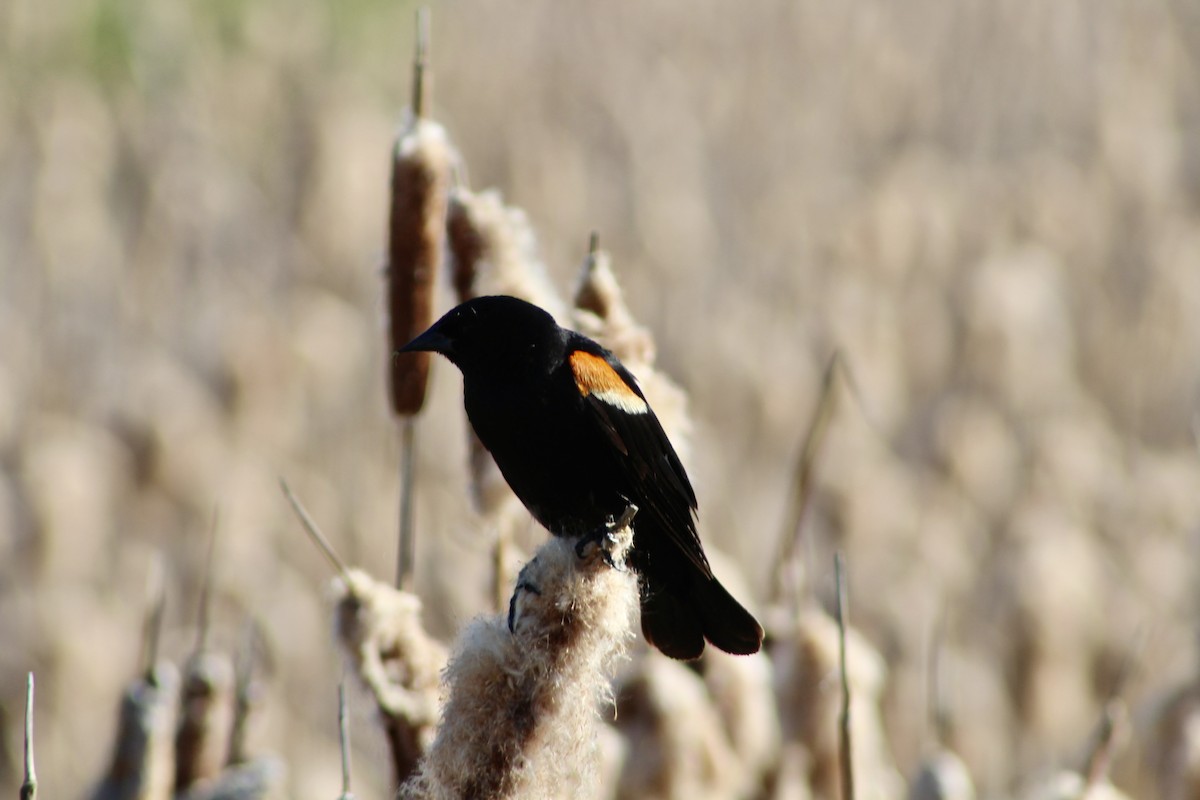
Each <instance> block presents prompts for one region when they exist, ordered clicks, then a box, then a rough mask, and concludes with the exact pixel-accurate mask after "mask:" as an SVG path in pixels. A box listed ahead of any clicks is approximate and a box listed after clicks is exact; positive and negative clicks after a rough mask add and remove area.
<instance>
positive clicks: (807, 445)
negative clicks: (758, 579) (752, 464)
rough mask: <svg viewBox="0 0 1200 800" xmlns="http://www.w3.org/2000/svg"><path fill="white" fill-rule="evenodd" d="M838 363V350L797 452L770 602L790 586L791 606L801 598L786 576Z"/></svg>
mask: <svg viewBox="0 0 1200 800" xmlns="http://www.w3.org/2000/svg"><path fill="white" fill-rule="evenodd" d="M840 363H841V353H840V352H839V351H837V350H835V351H834V353H833V355H832V356H830V357H829V362H828V363H827V364H826V365H825V374H824V376H823V377H822V378H821V394H820V397H819V399H818V400H817V406H816V408H814V409H813V415H812V418H811V419H810V420H809V422H808V429H807V431H805V434H804V444H803V445H802V446H801V447H800V455H799V457H798V458H797V459H796V466H795V468H794V469H793V470H792V474H793V475H794V478H793V480H792V487H791V493H790V494H789V495H788V509H787V512H786V514H785V516H784V523H783V531H782V534H781V535H780V537H779V553H778V555H777V556H776V558H775V569H774V570H773V572H772V576H771V577H772V579H771V601H772V602H773V603H779V602H782V601H784V599H785V597H786V596H787V594H788V591H789V588H790V592H791V596H792V603H791V607H793V608H794V607H796V604H797V603H798V602H799V599H800V587H799V583H800V581H799V579H796V580H793V581H792V582H791V585H790V587H789V584H788V580H787V576H788V575H789V574H794V572H795V571H796V569H797V567H796V550H797V546H798V545H799V542H800V532H801V528H802V526H803V524H804V517H805V515H806V512H807V511H808V506H809V503H810V502H811V500H812V493H813V489H814V487H815V486H816V480H815V478H816V466H817V460H818V458H819V457H820V455H821V448H822V446H823V445H824V443H825V432H826V431H827V430H828V428H829V421H830V420H831V419H832V418H833V410H834V406H835V401H836V393H835V392H834V389H835V388H836V384H835V382H834V378H835V377H836V375H837V370H838V365H839V364H840Z"/></svg>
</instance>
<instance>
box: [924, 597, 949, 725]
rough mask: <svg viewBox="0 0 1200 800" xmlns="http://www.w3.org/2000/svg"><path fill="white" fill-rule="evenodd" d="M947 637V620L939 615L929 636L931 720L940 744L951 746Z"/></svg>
mask: <svg viewBox="0 0 1200 800" xmlns="http://www.w3.org/2000/svg"><path fill="white" fill-rule="evenodd" d="M945 637H946V622H945V619H944V618H943V617H942V616H940V615H939V616H938V618H937V621H936V622H935V623H934V626H933V634H932V635H931V636H930V637H929V686H928V689H927V691H928V692H929V698H928V704H929V721H930V723H931V724H932V726H933V735H934V739H935V741H936V742H937V744H938V745H939V746H950V744H951V742H952V740H953V739H954V714H953V711H952V710H951V708H950V701H949V699H948V698H947V697H946V680H945V671H944V669H943V664H942V643H943V641H944V640H945Z"/></svg>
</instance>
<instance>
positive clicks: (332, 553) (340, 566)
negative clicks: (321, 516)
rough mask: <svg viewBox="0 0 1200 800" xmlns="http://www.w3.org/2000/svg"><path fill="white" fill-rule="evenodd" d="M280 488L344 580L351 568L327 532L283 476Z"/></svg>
mask: <svg viewBox="0 0 1200 800" xmlns="http://www.w3.org/2000/svg"><path fill="white" fill-rule="evenodd" d="M279 488H281V489H282V490H283V496H284V497H286V498H287V501H288V504H289V505H291V507H292V511H294V512H295V513H296V517H297V518H298V519H299V520H300V524H301V525H303V526H304V530H305V531H306V532H307V533H308V538H309V539H311V540H312V542H313V544H315V545H316V546H317V549H318V550H320V551H321V553H322V554H323V555H324V556H325V558H326V559H327V560H328V561H329V563H330V564H331V565H332V566H333V568H334V569H335V570H337V573H338V575H340V576H341V577H342V579H343V580H345V579H346V578H347V576H348V575H349V574H350V569H349V568H348V567H347V566H346V562H345V561H342V559H341V557H340V556H339V555H338V554H337V551H336V550H334V549H333V545H331V544H330V543H329V540H328V539H327V538H325V534H323V533H321V529H320V528H318V527H317V523H316V522H314V521H313V518H312V517H311V516H309V513H308V511H307V510H305V508H304V505H303V504H302V503H301V502H300V500H299V499H298V498H297V497H296V495H294V494H293V493H292V488H291V487H290V486H288V483H287V481H285V480H284V479H283V478H280V479H279Z"/></svg>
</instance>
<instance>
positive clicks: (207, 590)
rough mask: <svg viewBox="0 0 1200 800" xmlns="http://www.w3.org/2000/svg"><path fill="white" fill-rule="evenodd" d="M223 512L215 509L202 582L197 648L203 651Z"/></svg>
mask: <svg viewBox="0 0 1200 800" xmlns="http://www.w3.org/2000/svg"><path fill="white" fill-rule="evenodd" d="M220 518H221V514H220V511H219V510H218V509H215V508H214V509H213V517H212V527H211V528H209V531H208V552H207V554H206V555H205V557H204V577H203V579H202V580H201V583H200V609H199V612H198V613H197V615H196V616H197V630H196V650H195V652H197V653H201V652H203V651H204V650H205V649H206V648H207V646H208V622H209V616H210V612H211V606H212V587H213V574H214V572H215V571H216V553H217V523H218V522H219V521H220Z"/></svg>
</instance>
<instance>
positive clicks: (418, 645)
mask: <svg viewBox="0 0 1200 800" xmlns="http://www.w3.org/2000/svg"><path fill="white" fill-rule="evenodd" d="M335 591H336V592H337V594H338V596H339V597H338V602H337V611H336V628H337V634H338V640H339V641H340V643H341V645H342V648H343V650H344V652H345V653H346V656H347V658H348V659H349V661H350V663H351V665H352V666H353V667H354V670H355V672H356V673H357V674H358V676H359V678H360V679H362V681H363V683H365V684H366V685H367V688H368V689H370V691H371V693H372V695H374V697H375V702H376V704H377V705H378V707H379V711H380V713H381V715H382V717H383V724H384V729H385V732H386V734H387V737H388V743H389V745H390V747H391V751H392V763H393V768H394V771H395V776H396V780H397V783H400V782H403V781H404V780H406V779H407V778H408V776H409V775H411V774H412V772H413V770H414V769H415V768H416V765H417V762H418V761H419V760H420V758H421V755H422V754H423V753H424V752H425V750H426V748H427V747H428V746H429V743H430V742H431V741H432V739H433V729H434V724H435V723H436V721H437V714H438V675H439V673H440V671H441V669H442V667H443V666H444V665H445V663H446V651H445V648H444V647H443V646H442V645H441V643H439V642H438V641H437V640H435V639H434V638H433V637H431V636H430V635H429V634H428V633H426V632H425V629H424V628H422V627H421V601H420V599H419V598H418V597H416V595H413V594H410V593H408V592H404V591H400V590H397V589H394V588H392V587H391V586H388V585H387V584H385V583H381V582H379V581H376V580H374V579H373V578H371V577H370V576H369V575H367V574H366V573H365V572H363V571H361V570H356V569H351V570H348V571H346V573H345V574H344V575H343V576H341V577H339V578H338V579H337V581H336V583H335Z"/></svg>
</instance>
